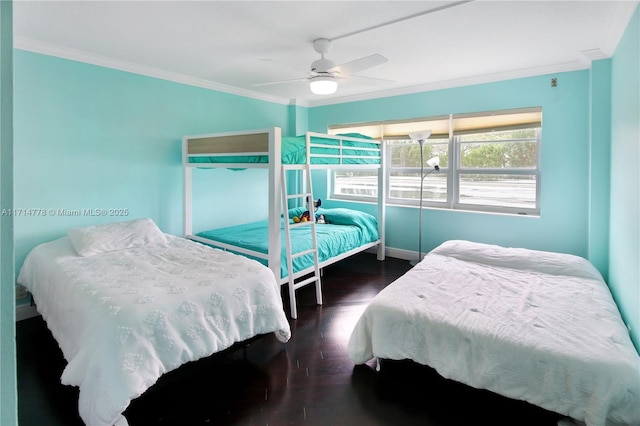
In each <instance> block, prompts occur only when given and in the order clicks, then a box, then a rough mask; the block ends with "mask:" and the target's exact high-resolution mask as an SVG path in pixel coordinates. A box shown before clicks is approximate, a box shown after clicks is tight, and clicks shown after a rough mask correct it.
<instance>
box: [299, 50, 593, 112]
mask: <svg viewBox="0 0 640 426" xmlns="http://www.w3.org/2000/svg"><path fill="white" fill-rule="evenodd" d="M587 68H589V64H588V63H587V62H586V61H584V60H577V61H574V62H567V63H562V64H555V65H549V66H544V67H535V68H526V69H520V70H514V71H506V72H500V73H492V74H484V75H478V76H473V77H468V78H461V79H456V80H446V81H438V82H434V83H428V84H421V85H415V86H404V87H398V88H396V89H387V90H382V91H378V92H370V93H363V94H358V95H351V96H342V97H334V98H331V99H321V100H315V101H311V102H309V106H310V107H317V106H325V105H333V104H342V103H347V102H358V101H367V100H372V99H380V98H388V97H391V96H402V95H411V94H415V93H421V92H431V91H434V90H443V89H452V88H455V87H463V86H472V85H476V84H485V83H495V82H498V81H504V80H513V79H516V78H525V77H536V76H540V75H546V74H554V73H559V72H570V71H578V70H583V69H587Z"/></svg>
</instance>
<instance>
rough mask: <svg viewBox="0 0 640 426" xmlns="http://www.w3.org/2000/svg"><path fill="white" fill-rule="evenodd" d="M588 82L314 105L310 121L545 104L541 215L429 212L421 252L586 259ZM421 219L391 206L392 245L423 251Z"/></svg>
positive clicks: (527, 81)
mask: <svg viewBox="0 0 640 426" xmlns="http://www.w3.org/2000/svg"><path fill="white" fill-rule="evenodd" d="M552 77H554V78H557V79H558V85H557V87H551V84H550V81H551V78H552ZM589 84H590V73H589V71H576V72H568V73H559V74H554V75H547V76H541V77H530V78H523V79H515V80H508V81H502V82H497V83H489V84H480V85H475V86H467V87H459V88H452V89H446V90H437V91H432V92H425V93H418V94H411V95H404V96H397V97H392V98H385V99H376V100H369V101H360V102H352V103H344V104H339V105H329V106H322V107H316V108H311V111H310V118H309V125H310V128H311V130H315V131H325V130H326V128H327V126H329V125H331V124H338V123H357V122H367V121H375V120H389V119H404V118H413V117H424V116H436V115H446V114H451V113H464V112H477V111H490V110H501V109H508V108H521V107H530V106H541V107H542V113H543V127H542V141H541V160H540V170H541V175H542V178H541V199H540V205H541V215H540V217H539V218H535V217H525V216H507V215H496V214H483V213H477V212H476V213H472V212H464V211H450V210H435V209H426V210H423V218H424V222H423V242H422V246H423V250H424V251H428V250H430V249H432V248H434V247H435V246H437V245H438V244H440V243H442V242H443V241H446V240H449V239H456V238H461V239H468V240H473V241H479V242H486V243H492V244H501V245H507V246H519V247H527V248H532V249H541V250H550V251H557V252H565V253H572V254H576V255H580V256H583V257H587V255H588V244H587V243H588V241H587V238H588V224H589V223H588V220H589V214H588V201H589V153H590V147H589V144H590V138H589V125H588V124H589V96H590V95H589V94H590V86H589ZM325 182H326V179H318V184H316V183H315V182H314V190H316V192H317V191H318V190H320V189H321V188H323V184H324V183H325ZM325 186H326V185H325ZM323 195H324V197H325V198H326V194H323ZM347 204H348V203H335V205H347ZM372 211H373V210H372ZM417 224H418V209H417V208H407V207H388V209H387V223H386V226H387V233H386V236H387V245H388V246H389V247H394V248H398V249H403V250H412V251H417V249H418V241H417V238H416V228H417ZM599 226H600V227H603V226H604V227H606V226H607V223H605V222H603V223H600V224H599Z"/></svg>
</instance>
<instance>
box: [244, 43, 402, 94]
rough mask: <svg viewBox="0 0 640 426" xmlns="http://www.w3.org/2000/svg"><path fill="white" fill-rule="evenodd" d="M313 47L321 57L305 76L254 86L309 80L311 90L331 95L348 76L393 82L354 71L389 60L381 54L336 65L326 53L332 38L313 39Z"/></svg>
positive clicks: (260, 84) (314, 62) (329, 48)
mask: <svg viewBox="0 0 640 426" xmlns="http://www.w3.org/2000/svg"><path fill="white" fill-rule="evenodd" d="M313 49H314V50H315V51H316V52H318V53H319V54H320V59H317V60H315V61H313V63H312V64H311V70H310V71H309V75H308V76H307V77H305V78H296V79H293V80H282V81H273V82H269V83H258V84H254V86H268V85H273V84H286V83H293V82H296V81H308V82H309V88H310V89H311V92H313V93H315V94H317V95H330V94H332V93H335V92H336V90H337V89H338V82H339V81H340V80H344V79H347V78H349V79H350V78H357V79H367V80H372V81H382V82H392V81H391V80H383V79H379V78H371V77H364V76H358V75H355V74H354V73H357V72H360V71H364V70H366V69H369V68H372V67H375V66H376V65H380V64H383V63H385V62H387V60H388V59H387V58H385V57H384V56H382V55H380V54H377V53H376V54H373V55H369V56H365V57H363V58H359V59H356V60H353V61H350V62H347V63H344V64H342V65H336V64H335V63H334V62H333V61H332V60H331V59H327V58H325V54H327V53H329V51H330V50H331V40H329V39H326V38H319V39H316V40H314V41H313Z"/></svg>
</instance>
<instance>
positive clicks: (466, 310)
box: [347, 240, 640, 426]
mask: <svg viewBox="0 0 640 426" xmlns="http://www.w3.org/2000/svg"><path fill="white" fill-rule="evenodd" d="M347 350H348V354H349V356H350V358H351V360H352V361H353V362H354V363H355V364H364V363H366V362H368V361H370V360H372V359H374V358H377V359H378V360H385V359H389V360H413V361H414V362H416V363H419V364H423V365H427V366H430V367H432V368H434V369H435V370H436V371H437V372H438V373H439V374H440V375H441V376H443V377H445V378H448V379H452V380H455V381H458V382H461V383H464V384H467V385H470V386H472V387H474V388H478V389H486V390H489V391H492V392H495V393H497V394H500V395H503V396H506V397H509V398H513V399H517V400H523V401H527V402H529V403H531V404H534V405H537V406H539V407H542V408H545V409H547V410H550V411H554V412H556V413H559V414H562V415H565V416H568V417H570V418H572V419H575V420H577V421H580V422H585V423H586V424H587V425H588V426H605V425H607V426H613V425H636V426H637V425H640V356H638V353H637V351H636V349H635V348H634V346H633V344H632V342H631V339H630V337H629V334H628V331H627V329H626V327H625V325H624V322H623V321H622V319H621V316H620V313H619V311H618V308H617V306H616V304H615V302H614V300H613V298H612V296H611V293H610V292H609V289H608V287H607V285H606V283H605V282H604V281H603V279H602V276H601V275H600V273H599V272H598V271H597V270H596V268H595V267H594V266H593V265H591V263H589V262H588V261H587V260H585V259H583V258H580V257H577V256H573V255H568V254H560V253H550V252H543V251H536V250H527V249H517V248H505V247H500V246H495V245H487V244H480V243H474V242H469V241H461V240H455V241H448V242H445V243H443V244H442V245H440V246H439V247H437V248H435V249H434V250H433V251H431V252H430V253H429V254H428V255H427V256H425V258H424V259H423V260H422V261H421V262H420V263H418V264H417V265H416V266H415V267H414V268H412V269H411V270H410V271H409V272H407V273H406V274H405V275H404V276H402V277H401V278H399V279H398V280H396V281H394V282H393V283H391V284H390V285H389V286H387V287H386V288H385V289H383V290H382V291H380V293H379V294H378V295H376V296H375V297H374V299H372V301H371V302H370V303H369V304H368V306H367V307H366V308H365V310H364V312H363V314H362V316H361V317H360V318H359V320H358V321H357V323H356V325H355V328H354V330H353V332H352V334H351V337H350V340H349V343H348V346H347Z"/></svg>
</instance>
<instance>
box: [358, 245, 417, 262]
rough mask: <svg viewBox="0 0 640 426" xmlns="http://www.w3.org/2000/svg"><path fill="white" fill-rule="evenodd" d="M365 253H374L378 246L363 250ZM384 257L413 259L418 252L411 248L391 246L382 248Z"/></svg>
mask: <svg viewBox="0 0 640 426" xmlns="http://www.w3.org/2000/svg"><path fill="white" fill-rule="evenodd" d="M365 251H366V252H367V253H373V254H376V253H377V252H378V247H371V248H369V249H367V250H365ZM384 255H385V257H393V258H395V259H401V260H415V259H417V258H418V253H417V252H415V251H411V250H403V249H398V248H393V247H385V249H384Z"/></svg>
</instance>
